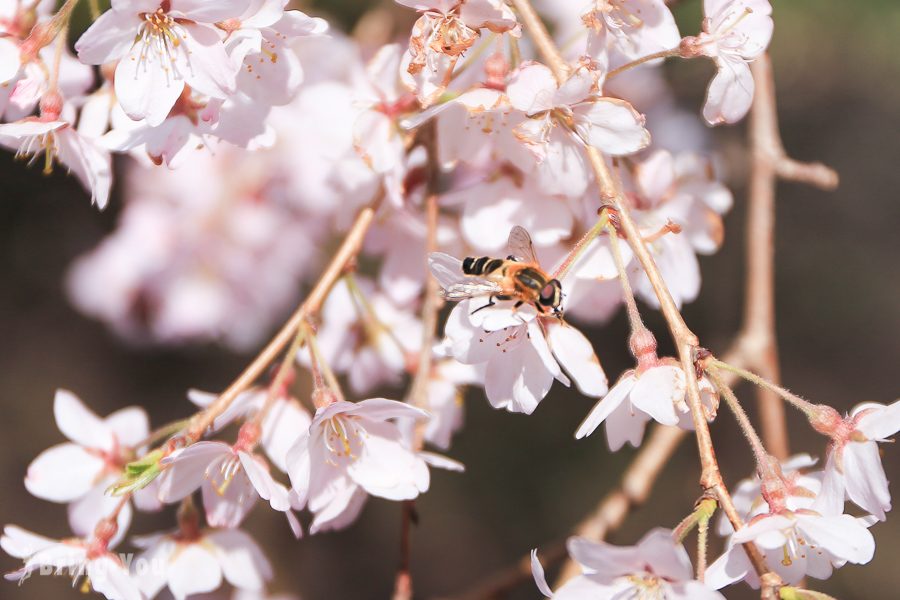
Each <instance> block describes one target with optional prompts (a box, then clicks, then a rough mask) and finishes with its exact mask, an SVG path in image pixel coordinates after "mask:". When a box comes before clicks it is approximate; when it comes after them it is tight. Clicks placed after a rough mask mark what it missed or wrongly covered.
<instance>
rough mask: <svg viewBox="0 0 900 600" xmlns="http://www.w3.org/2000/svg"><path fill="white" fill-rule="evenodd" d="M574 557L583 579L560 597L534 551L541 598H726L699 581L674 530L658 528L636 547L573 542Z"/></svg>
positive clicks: (534, 571) (569, 544)
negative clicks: (551, 587)
mask: <svg viewBox="0 0 900 600" xmlns="http://www.w3.org/2000/svg"><path fill="white" fill-rule="evenodd" d="M566 546H567V548H568V550H569V556H571V557H572V559H573V560H575V562H577V563H578V564H579V566H580V567H581V570H582V574H581V575H578V576H576V577H574V578H573V579H570V580H569V581H567V582H566V583H565V584H563V586H562V587H560V588H559V589H558V590H556V591H555V592H553V591H551V589H550V586H549V585H547V580H546V578H545V576H544V568H543V566H542V565H541V563H540V561H539V560H538V557H537V550H532V551H531V572H532V575H533V576H534V580H535V583H536V584H537V587H538V589H539V590H540V591H541V593H542V594H543V595H544V596H546V597H547V598H554V599H556V600H614V599H617V598H644V597H646V598H666V599H669V600H675V599H683V600H694V599H708V600H714V599H722V598H723V596H722V595H721V594H719V593H718V592H715V591H713V590H712V589H711V588H710V587H707V586H706V585H704V584H703V583H701V582H699V581H697V580H695V579H694V575H693V569H692V568H691V559H690V558H689V557H688V553H687V551H686V550H685V549H684V546H682V545H681V544H679V543H677V542H675V540H674V538H673V534H672V531H671V530H669V529H662V528H657V529H654V530H652V531H650V532H649V533H647V534H646V535H645V536H644V537H643V538H641V540H640V541H639V542H638V543H637V545H636V546H626V547H622V546H613V545H612V544H607V543H606V542H593V541H591V540H588V539H586V538H579V537H573V538H569V540H568V542H567V544H566Z"/></svg>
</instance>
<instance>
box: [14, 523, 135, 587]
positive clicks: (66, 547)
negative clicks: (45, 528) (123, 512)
mask: <svg viewBox="0 0 900 600" xmlns="http://www.w3.org/2000/svg"><path fill="white" fill-rule="evenodd" d="M98 529H100V530H101V535H99V536H98V535H95V536H93V537H91V538H90V539H80V538H73V539H65V540H61V541H57V540H53V539H50V538H46V537H44V536H41V535H37V534H35V533H31V532H30V531H26V530H24V529H22V528H20V527H16V526H15V525H7V526H6V527H4V529H3V537H2V538H0V546H2V548H3V550H4V551H5V552H6V553H7V554H9V555H11V556H13V557H15V558H21V559H23V560H24V561H25V565H24V566H23V567H22V568H20V569H18V570H17V571H14V572H12V573H9V574H7V575H6V579H8V580H11V581H18V582H20V583H21V582H23V581H25V580H26V579H28V577H29V576H30V575H31V574H32V572H33V571H35V570H39V569H48V568H49V569H51V570H52V571H53V572H54V573H56V574H60V575H62V574H65V575H68V576H70V577H71V578H72V582H73V585H74V584H75V583H77V582H78V580H79V579H81V578H82V577H85V578H87V579H86V580H87V581H89V582H90V586H91V587H92V588H93V589H94V591H96V592H98V593H100V594H103V595H104V596H105V597H107V598H109V600H144V597H143V595H142V594H141V591H140V589H139V587H138V584H137V582H136V581H135V580H134V578H132V576H131V574H130V573H129V572H128V568H127V567H126V566H125V565H124V564H123V562H122V559H121V558H120V557H119V556H118V555H116V554H113V553H112V552H110V550H109V548H110V547H111V546H113V545H114V543H113V542H110V538H111V537H113V535H114V534H115V529H116V526H115V525H111V526H107V527H103V526H102V525H101V526H100V527H98Z"/></svg>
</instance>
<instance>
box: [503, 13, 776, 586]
mask: <svg viewBox="0 0 900 600" xmlns="http://www.w3.org/2000/svg"><path fill="white" fill-rule="evenodd" d="M512 4H513V5H514V6H515V7H516V9H517V10H518V12H519V15H520V16H521V18H522V21H523V22H524V24H525V27H526V29H527V30H528V31H529V34H530V35H531V38H532V41H534V44H535V46H536V47H537V49H538V51H539V52H540V53H541V55H542V56H543V57H544V59H545V60H546V61H547V63H548V64H549V67H550V69H551V70H552V71H553V74H554V76H555V77H556V79H557V81H558V82H559V83H560V84H562V83H563V82H564V81H565V80H566V78H567V77H568V74H569V69H568V65H567V64H566V62H565V60H564V59H563V57H562V55H561V54H560V52H559V49H558V48H557V47H556V45H555V44H554V42H553V40H552V38H551V37H550V35H549V33H548V32H547V29H546V27H544V24H543V22H542V21H541V19H540V17H539V16H538V14H537V12H536V11H535V10H534V7H533V6H532V5H531V2H530V1H529V0H512ZM585 154H586V155H587V157H588V162H589V163H590V165H591V168H592V169H593V171H594V175H595V177H596V179H597V184H598V186H599V188H600V195H601V200H602V201H603V202H608V203H612V205H613V206H614V207H615V208H616V209H617V210H618V211H619V220H620V223H621V225H622V229H623V231H624V234H625V237H626V238H627V239H628V242H629V244H630V245H631V248H632V250H634V254H635V257H636V258H637V260H638V262H639V263H640V265H641V268H642V269H643V271H644V273H645V274H646V276H647V279H648V281H649V282H650V285H651V287H652V288H653V291H654V293H655V294H656V297H657V299H658V300H659V304H660V310H661V312H662V314H663V317H664V318H665V320H666V323H667V325H668V327H669V331H670V333H671V335H672V339H673V341H674V342H675V347H676V349H677V352H678V357H679V361H680V362H681V367H682V369H683V371H684V375H685V380H686V381H685V383H686V387H687V399H688V406H689V408H690V411H691V418H692V419H693V422H694V427H695V435H696V438H697V448H698V452H699V454H700V464H701V474H700V485H701V487H702V488H703V489H704V490H705V491H709V492H711V493H713V494H715V497H716V499H717V500H718V501H719V505H720V506H721V507H722V510H723V511H724V512H725V514H726V516H727V517H728V519H729V521H731V523H732V525H733V526H734V527H735V529H739V528H740V527H741V526H742V525H743V522H742V520H741V518H740V515H739V513H738V511H737V509H736V508H735V506H734V503H733V501H732V499H731V495H730V494H729V492H728V488H727V487H726V486H725V482H724V481H723V480H722V475H721V473H720V471H719V466H718V462H717V460H716V455H715V450H714V448H713V444H712V437H711V436H710V433H709V425H708V423H707V422H706V416H705V414H704V412H703V405H702V402H701V399H700V387H699V384H698V381H697V374H696V372H695V370H694V352H695V350H696V349H697V348H698V346H699V342H698V340H697V336H696V335H694V333H693V332H692V331H691V330H690V329H689V328H688V326H687V324H686V323H685V322H684V319H683V318H682V316H681V312H680V311H679V310H678V307H677V305H676V304H675V301H674V300H673V298H672V295H671V293H670V292H669V289H668V287H667V286H666V283H665V281H664V280H663V278H662V274H661V273H660V271H659V269H658V268H657V266H656V263H655V261H654V260H653V256H652V255H651V254H650V251H649V249H648V248H647V246H646V245H645V244H644V241H643V238H642V237H641V235H640V231H639V230H638V228H637V225H636V224H635V222H634V220H633V219H632V218H631V214H630V212H629V207H628V203H627V202H626V200H625V198H624V196H623V195H622V193H621V191H620V190H619V189H618V185H617V182H616V181H615V179H614V177H613V174H612V173H611V172H610V170H609V168H608V167H607V164H606V159H605V158H604V157H603V155H602V154H601V153H600V152H599V151H598V150H597V149H596V148H593V147H591V146H587V147H585ZM744 547H745V549H746V551H747V555H748V557H749V558H750V562H751V564H752V565H753V567H754V569H755V570H756V571H757V573H758V574H759V575H760V576H762V575H764V574H766V573H768V567H767V566H766V562H765V559H764V557H763V555H762V553H761V552H760V551H759V549H758V548H756V546H755V545H754V544H752V543H750V544H745V545H744ZM767 579H769V580H773V578H771V577H769V578H767Z"/></svg>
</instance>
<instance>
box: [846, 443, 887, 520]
mask: <svg viewBox="0 0 900 600" xmlns="http://www.w3.org/2000/svg"><path fill="white" fill-rule="evenodd" d="M843 467H844V483H845V485H846V489H847V496H848V497H849V498H850V500H852V501H853V502H854V503H855V504H856V505H857V506H859V507H860V508H862V509H863V510H866V511H868V512H870V513H871V514H873V515H875V516H876V517H878V518H879V519H880V520H882V521H883V520H884V519H885V514H884V513H885V512H887V511H889V510H891V492H890V491H889V490H888V481H887V477H886V476H885V474H884V467H882V466H881V456H880V455H879V454H878V445H877V444H876V443H875V442H853V441H851V442H847V444H846V445H845V446H844V452H843Z"/></svg>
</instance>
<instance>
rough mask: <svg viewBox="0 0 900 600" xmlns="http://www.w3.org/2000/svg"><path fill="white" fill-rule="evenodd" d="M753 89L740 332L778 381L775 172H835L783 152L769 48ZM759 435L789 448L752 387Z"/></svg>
mask: <svg viewBox="0 0 900 600" xmlns="http://www.w3.org/2000/svg"><path fill="white" fill-rule="evenodd" d="M751 69H752V71H753V79H754V82H755V84H756V92H755V95H754V98H753V107H752V110H751V114H750V148H751V161H752V164H751V175H750V190H749V193H748V198H747V238H746V262H747V269H746V282H745V290H744V293H745V297H746V303H745V305H744V319H743V328H742V329H743V337H744V339H745V340H746V343H747V345H748V365H749V366H750V367H752V368H754V369H755V370H756V371H757V372H758V373H759V374H760V375H761V376H763V377H764V378H766V379H768V380H769V381H771V382H773V383H776V384H778V383H780V381H781V369H780V367H779V362H778V341H777V336H776V326H775V261H774V259H775V239H774V238H775V185H776V182H777V180H778V178H781V179H785V180H791V181H799V182H803V183H808V184H810V185H813V186H816V187H819V188H822V189H825V190H832V189H834V188H835V187H837V184H838V175H837V173H835V172H834V171H833V170H832V169H830V168H828V167H826V166H825V165H822V164H821V163H801V162H798V161H796V160H793V159H791V158H789V157H788V156H787V153H786V152H785V150H784V145H783V144H782V141H781V134H780V133H779V128H778V112H777V104H776V98H775V81H774V77H773V74H772V61H771V59H770V57H769V55H768V54H765V55H763V56H761V57H760V58H759V59H758V60H756V61H755V62H754V63H753V64H752V65H751ZM756 397H757V402H758V405H759V411H760V418H761V422H762V436H763V441H764V442H765V445H766V448H767V450H768V451H769V452H770V453H771V454H772V455H773V456H775V457H776V458H777V459H779V460H784V459H785V458H787V457H788V455H789V454H790V447H789V444H788V435H787V423H786V419H785V409H784V403H783V402H782V401H781V399H780V398H779V397H778V396H777V395H776V394H774V393H773V392H771V391H770V390H766V389H764V388H757V392H756Z"/></svg>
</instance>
